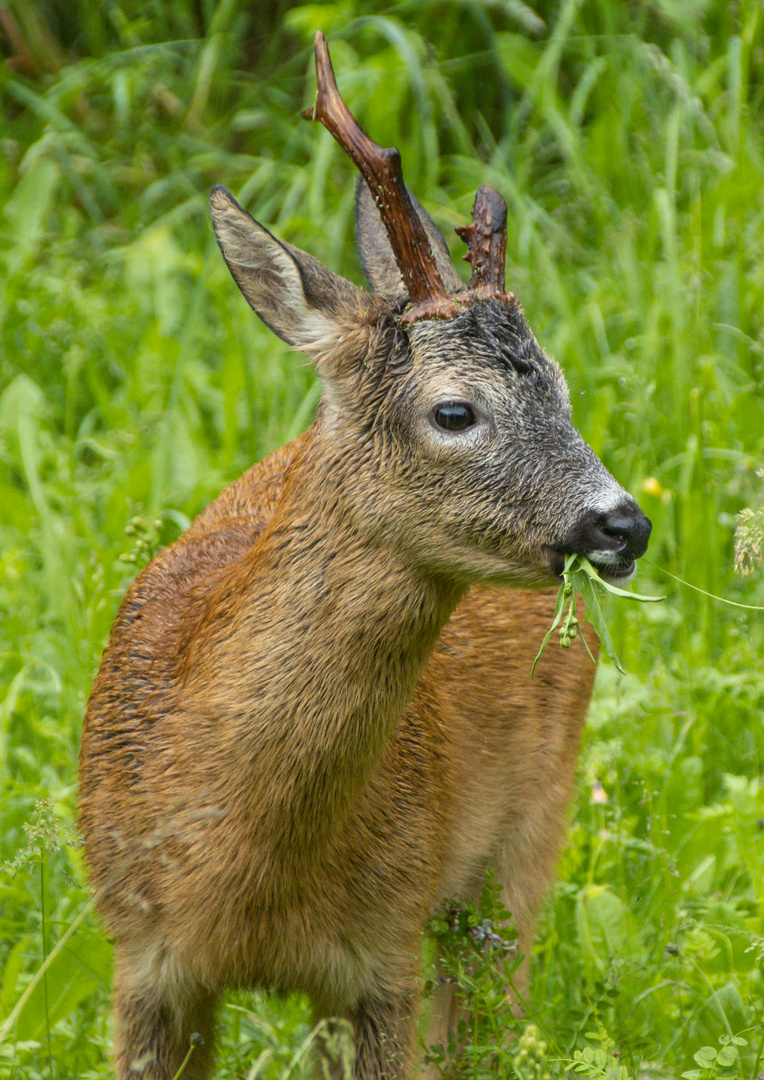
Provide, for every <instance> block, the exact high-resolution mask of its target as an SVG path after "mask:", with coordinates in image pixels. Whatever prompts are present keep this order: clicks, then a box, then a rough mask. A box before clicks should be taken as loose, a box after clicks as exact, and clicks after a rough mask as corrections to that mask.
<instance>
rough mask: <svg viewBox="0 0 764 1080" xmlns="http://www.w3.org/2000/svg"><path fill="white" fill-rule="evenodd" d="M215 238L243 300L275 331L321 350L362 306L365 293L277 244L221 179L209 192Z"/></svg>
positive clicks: (314, 261) (285, 338)
mask: <svg viewBox="0 0 764 1080" xmlns="http://www.w3.org/2000/svg"><path fill="white" fill-rule="evenodd" d="M210 211H211V213H212V227H213V229H214V230H215V238H216V240H217V242H218V245H219V247H220V250H221V251H222V253H223V258H224V259H225V261H226V263H227V265H228V269H229V270H230V271H231V274H232V276H233V279H234V281H235V282H236V284H237V285H238V286H239V288H240V289H241V291H242V293H243V295H244V298H245V300H246V301H247V303H248V304H249V305H250V307H251V308H252V309H253V310H254V311H256V312H257V314H258V315H259V316H260V318H261V319H262V320H263V322H264V323H266V325H267V326H269V327H270V328H271V330H273V332H274V333H275V334H278V336H279V337H280V338H281V339H282V340H283V341H286V342H287V344H289V345H293V346H294V347H295V348H297V349H302V350H303V351H305V352H319V351H324V350H326V349H327V347H329V348H330V347H331V343H332V341H333V339H336V338H337V337H339V336H340V335H341V334H342V333H343V330H344V329H345V327H346V326H347V323H348V320H352V319H354V318H356V317H357V316H358V315H359V314H360V313H362V312H363V310H364V305H363V296H364V293H363V292H362V290H361V289H359V288H358V287H357V286H356V285H353V284H352V283H351V282H350V281H346V280H345V278H342V277H339V275H337V274H333V273H332V272H331V270H327V268H326V267H325V266H324V265H323V264H322V263H320V262H319V261H318V259H314V258H313V257H312V255H308V254H307V253H306V252H304V251H300V250H299V249H298V248H295V247H292V245H291V244H282V243H281V241H279V240H277V239H276V237H275V236H271V234H270V233H269V232H268V230H267V229H264V228H263V226H262V225H260V224H259V222H257V221H255V219H254V218H253V217H251V216H250V215H249V214H248V213H247V211H246V210H243V209H242V208H241V207H240V206H239V204H238V203H237V202H236V200H235V199H234V197H233V195H231V193H230V191H227V190H226V188H224V187H223V186H222V185H220V184H218V185H217V186H216V187H214V188H213V189H212V192H211V194H210Z"/></svg>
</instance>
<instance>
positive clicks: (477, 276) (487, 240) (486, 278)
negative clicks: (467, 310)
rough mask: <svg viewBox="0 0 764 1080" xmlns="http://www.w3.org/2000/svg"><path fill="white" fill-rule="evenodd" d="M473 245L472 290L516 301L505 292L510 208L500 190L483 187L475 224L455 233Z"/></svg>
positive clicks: (468, 257) (470, 258) (475, 208)
mask: <svg viewBox="0 0 764 1080" xmlns="http://www.w3.org/2000/svg"><path fill="white" fill-rule="evenodd" d="M455 232H456V234H457V235H458V236H459V237H461V239H462V240H464V242H465V244H468V245H469V252H468V254H467V255H465V256H464V258H465V259H466V260H467V262H468V263H469V264H470V266H471V267H472V277H471V278H470V283H469V290H470V292H472V293H477V294H478V295H480V296H493V297H497V298H500V299H504V300H510V301H512V302H516V301H515V297H514V295H513V294H512V293H509V294H507V293H505V292H504V262H505V259H506V255H507V204H506V203H505V202H504V199H503V198H502V197H501V195H500V194H499V193H498V191H497V190H496V188H493V187H491V186H490V185H489V184H482V185H481V186H480V187H479V188H478V191H477V195H476V196H475V205H474V206H473V208H472V224H471V225H464V226H462V227H460V228H457V229H456V230H455Z"/></svg>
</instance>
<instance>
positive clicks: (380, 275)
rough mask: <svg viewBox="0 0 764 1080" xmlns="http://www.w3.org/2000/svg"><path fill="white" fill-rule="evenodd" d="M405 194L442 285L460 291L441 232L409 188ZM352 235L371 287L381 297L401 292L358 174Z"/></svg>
mask: <svg viewBox="0 0 764 1080" xmlns="http://www.w3.org/2000/svg"><path fill="white" fill-rule="evenodd" d="M407 190H408V189H407ZM409 195H410V197H411V201H412V203H413V204H414V207H415V208H416V212H417V213H418V214H419V217H420V218H421V219H422V224H423V225H424V228H425V232H426V233H427V236H428V237H429V239H430V244H431V245H432V253H433V255H434V256H435V265H436V266H437V268H438V273H439V274H440V276H441V278H442V279H443V284H444V285H445V287H446V288H447V289H448V291H449V292H451V293H453V292H460V291H461V290H462V289H463V288H464V282H463V281H462V279H461V278H460V277H459V275H458V274H457V272H456V270H455V269H454V266H453V263H452V262H451V255H450V253H449V250H448V245H447V244H446V241H445V240H444V238H443V233H442V232H441V231H440V229H439V228H438V226H437V225H436V224H435V222H434V221H433V220H432V218H431V217H430V216H429V214H428V213H427V211H426V210H425V209H424V207H423V206H422V205H421V203H420V202H419V201H418V199H416V198H415V197H414V196H413V195H412V194H411V192H410V191H409ZM355 234H356V240H357V242H358V254H359V255H360V256H361V266H363V272H364V274H365V275H366V280H367V281H368V282H369V284H370V285H371V287H372V289H374V291H375V292H377V293H381V294H382V295H383V296H397V295H398V294H400V293H404V292H405V291H406V290H405V288H404V286H403V279H402V277H401V272H400V270H399V269H398V266H397V264H396V262H395V258H394V257H393V249H392V248H391V247H390V243H389V241H388V239H387V233H386V232H385V226H384V225H383V224H382V218H381V217H380V216H379V210H377V207H376V206H375V204H374V199H373V197H372V194H371V192H370V191H369V188H368V187H367V185H366V181H365V180H364V178H363V177H362V176H359V178H358V184H357V185H356V189H355Z"/></svg>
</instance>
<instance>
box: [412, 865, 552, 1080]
mask: <svg viewBox="0 0 764 1080" xmlns="http://www.w3.org/2000/svg"><path fill="white" fill-rule="evenodd" d="M429 931H430V935H431V936H432V938H433V939H434V940H435V941H436V942H437V944H438V946H439V949H438V953H439V964H438V971H437V975H436V976H435V979H434V980H431V981H430V982H429V984H428V986H427V987H426V989H429V990H430V991H432V990H433V989H434V986H435V985H436V983H445V984H451V985H452V986H453V989H454V992H455V993H456V996H457V1000H458V1001H459V1003H460V1005H461V1006H463V1008H464V1009H466V1010H467V1012H468V1013H469V1019H460V1020H459V1022H458V1024H457V1026H456V1029H455V1030H451V1031H450V1032H449V1035H448V1041H447V1043H446V1044H437V1045H435V1046H430V1047H428V1048H427V1058H428V1060H429V1061H430V1062H431V1063H432V1064H433V1065H434V1066H435V1067H436V1068H437V1069H438V1072H439V1073H440V1074H441V1075H442V1076H444V1077H454V1078H455V1077H465V1078H467V1077H470V1078H472V1080H482V1078H485V1080H488V1078H489V1077H490V1078H494V1077H498V1078H503V1077H507V1078H508V1077H513V1076H514V1075H515V1072H514V1062H515V1058H516V1056H517V1049H516V1048H515V1047H514V1046H513V1044H512V1042H511V1038H510V1033H511V1032H513V1031H514V1030H515V1029H516V1027H517V1023H516V1021H515V1020H514V1018H513V1015H512V1010H511V1004H512V1002H513V1001H514V1002H515V1004H517V1002H518V1000H519V998H518V994H517V991H516V989H515V986H514V981H513V975H514V974H515V972H516V971H517V969H518V967H519V966H520V964H521V962H522V959H523V957H522V954H521V953H519V952H518V940H517V931H516V929H515V927H514V925H513V924H512V917H511V915H510V913H509V911H507V910H506V909H505V908H504V906H503V905H502V903H501V898H500V890H499V888H498V886H497V885H496V882H495V881H494V879H493V877H492V876H491V875H489V876H488V878H487V880H486V884H485V886H484V888H483V893H482V896H481V898H480V903H479V904H478V905H477V906H476V907H473V906H467V907H463V908H462V907H458V906H452V907H451V908H450V909H449V910H448V911H446V912H445V915H444V917H442V918H435V919H431V920H430V927H429ZM526 1041H527V1040H526ZM527 1064H529V1063H527ZM529 1067H530V1066H529ZM531 1071H532V1070H531Z"/></svg>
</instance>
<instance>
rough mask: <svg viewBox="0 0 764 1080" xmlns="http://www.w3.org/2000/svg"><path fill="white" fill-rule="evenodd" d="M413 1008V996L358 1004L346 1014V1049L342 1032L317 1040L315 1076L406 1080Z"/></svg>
mask: <svg viewBox="0 0 764 1080" xmlns="http://www.w3.org/2000/svg"><path fill="white" fill-rule="evenodd" d="M416 1008H417V1000H416V996H415V995H414V994H413V993H401V994H396V995H394V996H390V997H378V998H371V997H369V998H365V999H363V1000H362V1001H360V1002H359V1003H358V1005H357V1006H356V1007H355V1008H354V1009H353V1010H351V1011H350V1012H348V1013H347V1019H348V1020H349V1021H350V1025H351V1027H352V1044H351V1045H350V1046H348V1042H349V1041H350V1040H349V1039H348V1040H347V1041H343V1035H344V1032H343V1031H342V1029H340V1028H336V1029H335V1028H334V1027H330V1029H329V1031H328V1033H327V1036H326V1037H324V1038H323V1039H322V1040H321V1042H320V1044H319V1047H318V1064H319V1068H318V1070H317V1072H318V1075H319V1076H321V1077H325V1078H327V1080H410V1077H411V1076H412V1075H413V1073H414V1041H415V1034H416ZM349 1035H350V1033H349V1032H348V1036H349Z"/></svg>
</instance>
